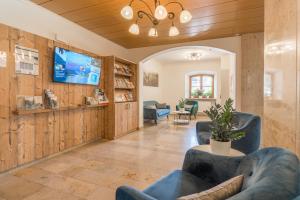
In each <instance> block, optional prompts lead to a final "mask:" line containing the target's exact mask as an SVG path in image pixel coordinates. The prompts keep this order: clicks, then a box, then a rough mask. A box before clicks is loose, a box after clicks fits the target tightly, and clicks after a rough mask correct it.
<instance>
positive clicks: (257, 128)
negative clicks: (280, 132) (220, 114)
mask: <svg viewBox="0 0 300 200" xmlns="http://www.w3.org/2000/svg"><path fill="white" fill-rule="evenodd" d="M210 125H211V122H208V121H204V122H197V123H196V134H197V140H198V143H199V144H200V145H202V144H209V139H210V136H211V133H210ZM234 126H235V129H234V131H237V132H238V131H244V132H245V133H246V136H245V137H244V138H242V139H240V140H236V141H232V143H231V147H232V148H233V149H236V150H238V151H241V152H243V153H244V154H249V153H252V152H254V151H256V150H257V149H258V148H259V145H260V135H261V120H260V117H259V116H257V115H253V114H249V113H242V112H234Z"/></svg>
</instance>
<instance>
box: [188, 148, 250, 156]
mask: <svg viewBox="0 0 300 200" xmlns="http://www.w3.org/2000/svg"><path fill="white" fill-rule="evenodd" d="M193 149H197V150H200V151H205V152H207V153H212V154H214V153H213V152H212V151H211V148H210V145H198V146H195V147H193ZM244 155H245V154H244V153H242V152H240V151H238V150H235V149H232V148H230V153H229V155H227V156H232V157H238V156H244Z"/></svg>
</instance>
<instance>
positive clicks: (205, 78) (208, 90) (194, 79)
mask: <svg viewBox="0 0 300 200" xmlns="http://www.w3.org/2000/svg"><path fill="white" fill-rule="evenodd" d="M199 96H200V97H201V96H205V97H209V98H214V75H207V74H197V75H193V76H190V98H199Z"/></svg>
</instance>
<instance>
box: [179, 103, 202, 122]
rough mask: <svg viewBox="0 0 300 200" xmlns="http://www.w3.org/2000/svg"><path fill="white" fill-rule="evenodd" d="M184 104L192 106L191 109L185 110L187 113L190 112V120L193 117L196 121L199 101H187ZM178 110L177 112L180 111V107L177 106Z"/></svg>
mask: <svg viewBox="0 0 300 200" xmlns="http://www.w3.org/2000/svg"><path fill="white" fill-rule="evenodd" d="M184 104H185V105H189V106H192V107H191V108H185V111H188V112H190V119H191V118H192V116H194V117H195V119H196V118H197V114H198V107H199V104H198V101H195V100H188V99H186V100H185V101H184ZM176 110H177V111H178V110H179V105H176Z"/></svg>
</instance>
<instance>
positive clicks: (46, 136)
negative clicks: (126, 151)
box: [0, 24, 107, 172]
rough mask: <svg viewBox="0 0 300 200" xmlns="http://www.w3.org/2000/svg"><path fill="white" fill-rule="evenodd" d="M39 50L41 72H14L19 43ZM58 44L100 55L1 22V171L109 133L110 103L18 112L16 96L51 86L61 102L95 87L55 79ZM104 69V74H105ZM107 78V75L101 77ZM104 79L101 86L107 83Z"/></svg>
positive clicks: (76, 99) (79, 98) (79, 100)
mask: <svg viewBox="0 0 300 200" xmlns="http://www.w3.org/2000/svg"><path fill="white" fill-rule="evenodd" d="M16 44H19V45H21V46H25V47H28V48H35V49H38V50H39V59H40V63H39V75H38V76H31V75H24V74H16V73H15V57H14V51H15V45H16ZM55 46H60V47H64V48H67V49H73V50H74V51H77V52H81V53H85V54H88V55H92V56H96V55H94V54H90V53H88V52H85V51H82V50H79V49H75V48H72V47H70V46H68V45H66V44H62V43H59V42H54V41H51V40H48V39H45V38H42V37H40V36H36V35H33V34H30V33H27V32H24V31H20V30H17V29H14V28H11V27H8V26H5V25H1V24H0V51H5V52H7V67H6V68H0V96H1V97H2V98H0V172H2V171H5V170H8V169H11V168H14V167H16V166H19V165H22V164H25V163H29V162H31V161H33V160H36V159H40V158H43V157H46V156H49V155H51V154H54V153H58V152H61V151H64V150H66V149H68V148H70V147H73V146H76V145H79V144H84V143H86V142H90V141H94V140H96V139H99V138H101V137H102V136H104V135H106V133H105V131H106V129H105V123H104V120H107V119H106V112H107V110H106V108H103V109H99V110H98V108H90V109H78V110H72V111H68V110H65V111H60V112H50V113H40V114H31V115H15V114H13V111H15V110H16V108H17V107H16V96H17V95H32V96H33V95H43V94H44V89H47V88H49V89H51V90H53V91H54V93H55V94H56V95H57V96H58V98H59V102H60V106H62V107H64V106H76V105H82V104H83V103H84V101H83V100H84V99H83V97H84V96H86V95H92V94H93V92H94V88H95V87H94V86H87V85H73V84H61V83H54V82H53V78H52V76H53V51H54V47H55ZM104 75H105V73H103V76H104ZM102 79H103V80H102V81H101V83H102V82H103V81H104V79H105V78H104V77H103V78H102ZM104 85H105V84H104V82H103V83H102V85H101V87H104Z"/></svg>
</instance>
